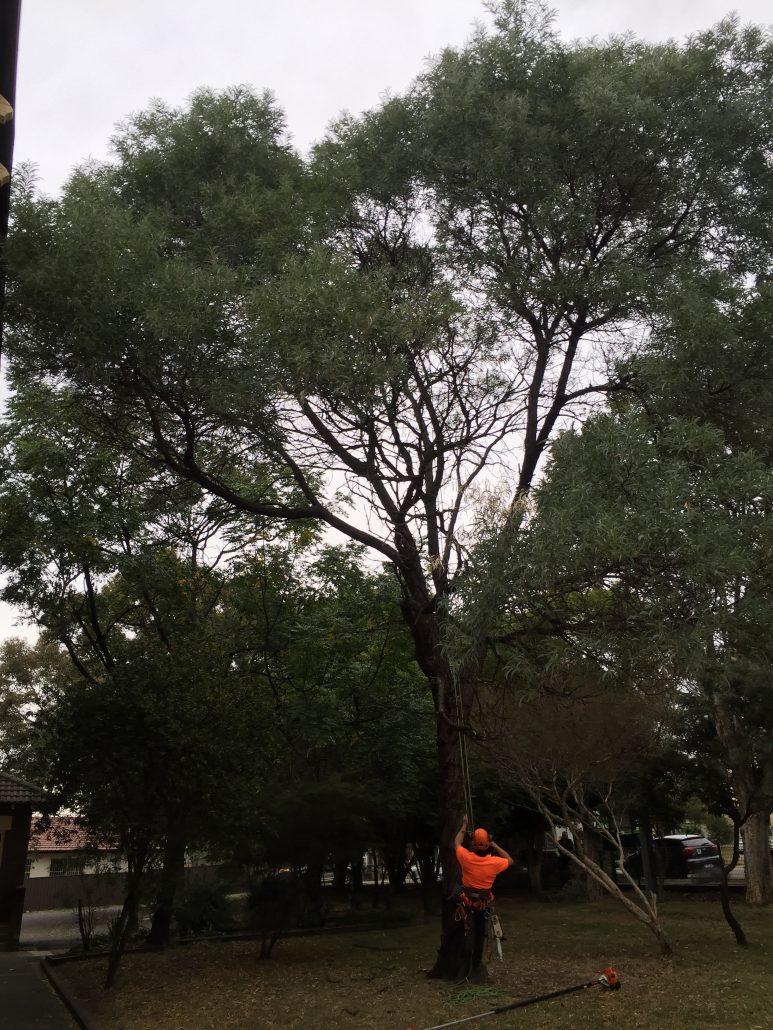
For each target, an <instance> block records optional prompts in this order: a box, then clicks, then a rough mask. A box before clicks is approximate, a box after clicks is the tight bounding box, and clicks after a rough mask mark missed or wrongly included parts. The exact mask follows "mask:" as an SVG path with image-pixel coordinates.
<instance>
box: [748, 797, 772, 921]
mask: <svg viewBox="0 0 773 1030" xmlns="http://www.w3.org/2000/svg"><path fill="white" fill-rule="evenodd" d="M741 833H742V834H743V857H744V867H745V869H746V903H747V904H748V905H769V904H770V902H771V901H773V865H771V861H770V842H769V838H770V816H769V814H768V812H765V811H763V812H753V813H752V814H751V815H750V816H749V817H748V818H747V820H746V822H745V823H744V824H743V826H742V827H741Z"/></svg>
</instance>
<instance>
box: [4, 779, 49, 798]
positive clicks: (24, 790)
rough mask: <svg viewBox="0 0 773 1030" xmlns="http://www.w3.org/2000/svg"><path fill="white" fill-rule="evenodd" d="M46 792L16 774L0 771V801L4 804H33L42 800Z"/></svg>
mask: <svg viewBox="0 0 773 1030" xmlns="http://www.w3.org/2000/svg"><path fill="white" fill-rule="evenodd" d="M45 796H46V792H45V791H44V790H41V789H40V787H36V786H35V785H34V784H32V783H25V782H24V780H20V779H19V778H18V776H11V774H10V773H4V772H0V802H1V803H4V804H24V803H26V804H34V803H36V802H38V801H42V800H43V798H44V797H45Z"/></svg>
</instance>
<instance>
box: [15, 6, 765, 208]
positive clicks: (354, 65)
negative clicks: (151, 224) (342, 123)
mask: <svg viewBox="0 0 773 1030" xmlns="http://www.w3.org/2000/svg"><path fill="white" fill-rule="evenodd" d="M730 2H731V0H558V3H556V4H555V10H556V23H557V26H558V28H559V30H560V32H561V33H562V35H564V36H566V37H568V38H574V37H578V36H582V37H587V36H593V35H595V36H600V37H602V38H603V37H606V36H609V35H610V34H613V33H621V32H626V31H633V32H635V33H636V34H638V35H640V36H643V37H646V38H649V39H666V38H668V37H677V38H680V37H683V36H685V35H686V34H688V33H690V32H694V31H696V30H698V29H701V28H705V27H707V26H709V25H711V24H713V23H714V22H716V21H718V20H719V19H720V18H722V17H723V16H724V15H725V14H727V13H728V11H729V10H731V9H732V8H731V7H730ZM735 10H736V11H737V12H738V14H739V16H740V17H741V19H742V20H743V21H756V22H770V21H773V8H771V4H770V0H739V2H738V3H736V4H735ZM486 19H487V15H486V12H485V9H484V6H483V3H482V2H481V0H215V2H212V0H131V2H128V3H127V2H126V0H22V24H21V39H20V46H19V69H18V82H17V94H16V119H15V120H16V158H15V159H16V160H17V161H19V160H29V161H33V162H34V163H35V164H36V165H37V166H38V171H39V175H40V179H41V183H40V184H41V186H42V188H43V189H44V190H45V191H46V192H50V193H55V192H57V191H58V190H59V189H60V187H61V185H62V183H63V182H64V180H65V179H66V177H67V175H68V173H69V171H70V170H71V169H72V168H73V167H74V166H75V165H76V164H78V163H79V162H81V161H83V160H84V159H86V158H88V157H95V158H103V157H105V156H106V155H107V143H108V140H109V138H110V136H111V134H112V133H113V130H114V127H115V125H116V124H117V123H118V122H120V121H122V120H123V119H124V118H126V116H127V115H129V114H131V113H132V112H135V111H138V110H141V109H142V108H143V107H145V106H146V105H147V103H148V100H149V99H150V98H152V97H161V98H162V99H163V100H165V101H167V102H169V103H172V104H180V103H183V102H184V101H185V99H186V97H188V96H189V95H190V93H191V92H192V91H193V90H195V89H196V88H197V87H199V86H212V87H215V88H220V87H224V86H228V85H233V84H236V83H249V84H251V85H253V86H255V87H257V88H259V89H264V88H267V89H270V90H272V91H273V93H274V94H275V95H276V98H277V100H278V101H279V104H280V105H281V106H282V108H283V109H284V110H285V112H286V114H287V121H288V127H289V129H290V132H291V134H292V136H293V138H294V140H295V142H296V144H297V145H298V146H299V147H301V148H302V149H305V148H307V147H308V146H309V145H310V144H311V143H312V142H313V141H314V140H315V139H318V138H319V137H320V136H321V135H322V134H323V132H324V130H325V127H326V125H327V124H328V122H329V121H330V120H331V119H332V118H334V117H335V116H336V115H338V114H339V113H340V112H341V111H342V110H350V111H353V112H358V111H361V110H363V109H365V108H368V107H371V106H373V105H374V104H376V103H377V102H378V99H379V97H380V96H381V95H382V94H383V93H384V92H385V91H392V92H399V91H400V90H402V89H403V88H404V87H405V86H407V84H408V83H409V82H410V81H411V79H412V78H413V77H414V76H415V75H416V73H417V72H419V71H420V70H421V69H422V67H423V66H424V62H425V60H426V58H427V57H428V56H431V55H433V54H437V53H438V52H439V51H440V50H441V49H442V48H443V47H444V46H447V45H449V44H451V45H458V44H460V43H462V42H464V40H465V39H467V38H468V37H469V35H470V33H471V31H472V27H473V24H474V22H475V21H476V20H484V21H485V20H486Z"/></svg>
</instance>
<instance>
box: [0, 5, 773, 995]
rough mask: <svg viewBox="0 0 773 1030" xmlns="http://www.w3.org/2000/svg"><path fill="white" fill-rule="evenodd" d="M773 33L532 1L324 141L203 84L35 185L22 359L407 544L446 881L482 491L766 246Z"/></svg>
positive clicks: (357, 526)
mask: <svg viewBox="0 0 773 1030" xmlns="http://www.w3.org/2000/svg"><path fill="white" fill-rule="evenodd" d="M772 62H773V52H772V48H771V44H770V41H769V40H768V38H767V37H766V36H765V35H764V33H763V32H762V31H761V30H757V29H754V28H751V29H748V30H741V29H739V28H738V26H737V25H736V24H734V23H732V22H727V23H723V24H722V25H721V26H719V27H718V28H717V29H716V30H714V31H712V32H708V33H706V34H704V35H702V36H698V37H695V38H694V39H691V40H689V41H688V42H687V43H686V44H685V45H683V46H678V45H676V44H673V43H670V44H667V45H663V46H651V45H645V44H643V43H640V42H638V41H636V40H633V39H627V38H626V39H622V40H613V41H611V42H609V43H606V44H599V43H595V42H592V43H587V44H583V43H581V44H573V45H567V44H564V43H562V42H561V41H560V40H559V39H558V38H557V37H556V36H555V34H554V33H553V32H552V31H551V29H550V23H549V19H548V18H546V17H544V16H543V14H542V11H541V9H540V8H539V7H538V6H536V5H529V4H525V3H520V2H507V0H506V2H503V3H502V4H500V5H499V6H498V7H497V8H496V18H495V26H494V29H493V30H492V31H491V32H484V31H480V32H479V33H478V34H477V35H476V36H475V37H474V38H473V39H472V40H471V42H470V43H469V45H468V46H467V47H465V48H464V49H461V50H459V51H452V50H449V51H446V52H444V53H443V55H442V56H441V57H440V59H439V60H438V61H437V62H436V63H435V64H434V66H433V67H432V68H431V69H430V70H429V71H428V72H427V73H426V74H425V75H423V76H421V77H420V78H419V79H417V81H416V82H415V84H414V86H413V87H412V88H411V89H410V90H409V91H408V93H407V94H406V95H405V96H403V97H399V98H396V99H393V100H390V101H387V102H385V103H384V104H383V106H382V107H381V108H379V109H378V110H376V111H374V112H372V113H370V114H368V115H365V116H363V117H362V118H358V119H343V120H342V121H340V122H339V123H338V124H336V125H335V126H334V127H333V128H332V129H331V131H330V133H329V135H328V137H327V139H326V140H325V141H324V143H323V144H322V145H320V146H319V147H318V148H317V150H316V152H315V153H314V154H313V155H312V157H311V159H310V160H309V161H307V162H303V161H301V159H300V158H299V157H298V156H297V155H295V154H294V153H293V152H292V150H291V149H290V147H289V145H288V143H287V142H286V139H285V137H284V135H283V125H282V121H281V117H280V115H279V114H278V112H277V109H276V108H275V106H274V105H273V103H272V102H271V101H270V99H268V98H266V97H260V96H256V95H254V94H252V93H249V92H247V91H245V90H231V91H228V92H226V93H224V94H222V95H214V94H212V93H208V92H203V93H200V94H198V95H197V96H196V97H194V99H193V100H192V102H191V104H190V106H189V107H188V108H187V109H185V110H181V111H174V110H170V109H168V108H166V107H165V106H163V105H156V106H155V107H154V108H153V109H151V110H150V111H148V112H147V113H145V114H143V115H141V116H139V117H137V118H135V119H134V120H132V122H131V123H130V124H128V125H127V126H126V127H125V128H124V130H123V131H122V132H121V134H120V135H119V136H118V137H117V138H116V140H115V152H116V161H115V163H114V164H112V165H110V166H106V167H87V168H85V169H82V170H81V171H80V172H78V173H77V174H75V175H74V176H73V178H72V179H71V181H70V182H69V184H68V186H67V188H66V189H65V191H64V194H63V196H62V198H61V199H60V200H58V201H55V202H53V201H47V200H45V199H41V198H39V197H36V196H35V195H34V193H33V192H32V191H31V190H27V191H26V192H25V191H23V190H22V191H21V192H20V194H19V195H17V199H16V215H15V217H16V222H15V232H14V236H13V239H12V241H11V243H10V245H9V259H10V262H11V290H10V298H9V322H10V324H11V326H12V332H11V335H10V338H9V344H8V350H9V353H10V354H11V355H12V360H13V361H14V363H15V364H16V366H17V368H19V369H20V370H23V371H22V372H20V374H24V375H27V376H36V375H40V374H48V375H53V376H55V377H59V378H61V379H62V380H64V381H66V382H68V383H69V384H71V385H74V386H75V387H76V388H77V389H78V390H79V391H80V392H81V394H82V396H83V398H84V401H85V402H86V403H88V404H89V406H90V407H91V409H92V410H96V411H101V412H102V413H103V416H104V418H105V421H106V422H107V423H108V424H109V425H110V426H111V427H112V428H113V431H114V432H115V433H116V434H117V435H118V436H119V437H122V438H123V439H124V440H125V441H126V442H130V443H131V445H132V446H134V447H135V448H140V449H141V450H143V451H144V452H145V453H146V455H147V456H148V457H149V458H151V459H152V460H156V461H160V462H163V463H165V464H166V465H167V466H168V467H170V468H172V469H173V470H175V471H176V472H177V473H178V474H179V475H181V476H183V477H186V478H188V479H190V480H193V481H194V482H196V483H197V484H199V485H200V486H201V487H203V488H205V489H206V490H208V491H211V492H212V493H214V494H216V495H218V496H219V497H220V498H222V499H224V500H225V501H227V502H229V503H230V504H233V505H234V506H236V507H237V508H239V509H241V510H243V511H245V512H251V513H253V514H254V515H255V516H257V517H267V518H277V519H283V520H304V519H315V520H319V521H321V522H323V523H325V524H326V525H327V526H328V527H331V528H332V529H334V530H338V531H339V532H341V533H343V534H344V535H345V536H347V537H349V538H351V539H354V540H356V541H358V542H359V543H361V544H364V545H365V546H366V547H367V548H369V549H370V551H371V552H372V553H373V554H375V555H376V556H378V557H381V558H382V559H383V560H384V561H386V562H387V563H389V564H390V565H391V566H392V568H393V569H394V570H395V573H396V575H397V577H398V579H399V582H400V587H401V591H402V610H403V615H404V618H405V621H406V624H407V625H408V627H409V629H410V632H411V634H412V636H413V641H414V645H415V650H416V657H417V660H418V662H419V664H420V666H421V668H422V670H423V672H424V674H425V675H426V677H427V683H428V687H429V689H430V691H431V693H432V697H433V699H434V704H435V710H436V716H437V742H438V755H439V761H440V766H441V772H442V781H443V785H444V789H443V799H442V814H441V825H442V833H441V843H442V848H443V856H444V868H445V876H446V881H447V883H448V884H450V883H451V882H452V881H453V879H454V875H455V869H456V866H455V860H454V856H453V849H452V841H453V836H454V834H455V832H456V830H457V828H458V825H459V823H460V820H461V815H462V811H463V809H464V784H463V776H462V767H461V761H460V751H459V746H458V733H459V731H460V728H461V729H462V730H464V729H466V728H467V727H468V725H469V719H470V713H471V710H472V706H473V701H474V697H475V692H476V683H477V679H478V674H479V670H480V667H481V663H482V661H483V652H484V643H483V641H482V640H477V641H475V642H474V643H473V646H472V647H470V648H469V649H468V652H467V654H466V657H465V659H464V661H463V662H462V663H461V664H460V665H459V666H458V667H456V668H452V665H451V663H450V661H449V659H448V657H447V653H446V651H445V649H444V637H445V634H446V631H447V625H448V620H449V618H450V616H451V614H452V610H453V604H454V596H455V593H456V590H457V587H458V584H459V577H460V576H464V575H465V573H466V572H471V571H473V572H474V570H471V569H470V568H469V567H468V566H467V564H466V563H467V561H468V557H467V555H466V550H465V532H466V530H467V529H468V527H469V524H470V516H471V512H472V510H473V509H474V505H475V502H476V500H479V499H480V496H481V493H482V492H483V491H484V488H486V487H491V486H492V485H495V486H496V488H497V489H498V490H500V491H502V490H504V491H505V492H506V493H507V494H508V500H509V501H510V502H511V508H510V510H511V515H510V516H509V518H507V519H506V520H505V527H504V529H505V531H506V532H512V531H517V527H518V522H519V519H520V512H521V510H522V505H520V504H519V503H518V502H519V501H520V500H521V499H522V498H523V497H524V496H525V495H526V494H527V493H528V491H529V490H530V487H531V485H532V483H533V480H534V476H535V474H536V472H537V470H538V466H539V463H540V458H541V456H542V454H543V453H544V450H545V448H546V446H547V444H548V443H549V441H550V440H551V438H552V436H553V434H554V432H555V431H556V429H557V427H559V426H560V425H561V423H562V420H564V419H567V418H577V417H580V416H581V414H582V412H583V410H584V408H585V405H586V404H587V403H588V402H589V400H591V399H592V398H593V397H594V396H597V395H598V394H599V393H603V392H609V391H613V390H616V389H618V388H619V387H620V385H621V383H620V382H619V381H618V379H617V378H616V377H615V376H614V375H613V374H612V373H611V372H610V367H611V361H612V358H613V356H614V354H615V353H616V352H618V351H619V350H620V349H623V350H625V349H626V348H628V347H629V346H631V344H632V343H633V342H635V341H637V340H638V339H639V338H640V337H641V334H642V333H643V332H644V331H646V326H647V325H648V324H649V323H650V322H651V320H652V319H655V318H657V314H658V310H659V307H660V305H661V302H662V300H663V298H664V297H666V296H668V295H670V294H672V293H673V292H674V291H678V290H680V289H682V288H683V286H684V283H685V281H686V280H688V279H691V278H692V277H694V276H696V275H704V274H706V275H708V274H710V273H711V269H712V268H716V267H718V266H720V267H722V268H723V269H725V270H727V271H728V272H729V273H730V274H733V275H736V276H745V275H748V274H754V273H756V272H758V271H759V270H760V268H761V266H762V265H763V264H764V262H765V261H767V256H766V255H767V253H768V248H767V243H768V241H769V237H770V224H771V219H770V215H771V210H770V200H771V197H770V192H769V188H768V187H769V176H770V168H769V162H770V152H771V151H770V141H771V136H772V135H773V133H772V130H771V116H770V111H771V109H772V108H771V104H770V99H771V97H770V93H771V90H772V89H773V87H771V83H772V82H773V76H772V75H771V63H772ZM235 455H237V456H238V459H239V460H238V461H237V462H234V456H235ZM245 467H248V468H251V469H252V474H251V475H250V476H248V477H245V476H244V475H243V474H242V473H241V471H240V470H241V469H244V468H245ZM256 468H259V469H260V470H261V471H260V475H256V474H255V472H254V470H255V469H256ZM449 914H450V910H449V912H447V913H446V917H447V922H446V923H445V924H444V925H445V930H444V935H443V943H442V946H441V952H440V957H439V961H438V964H437V966H436V972H437V973H438V974H440V975H455V973H456V971H457V969H456V967H457V962H458V959H459V956H458V954H457V951H456V946H455V944H454V943H453V938H454V935H453V933H452V932H451V931H452V929H453V926H454V924H453V923H452V922H451V921H450V920H449V919H448V916H449Z"/></svg>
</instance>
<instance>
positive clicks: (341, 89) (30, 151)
mask: <svg viewBox="0 0 773 1030" xmlns="http://www.w3.org/2000/svg"><path fill="white" fill-rule="evenodd" d="M554 6H555V9H556V14H557V18H556V24H557V27H558V29H559V30H560V32H561V34H562V35H563V36H565V37H567V38H574V37H578V36H581V37H587V36H599V37H602V38H603V37H606V36H609V35H611V34H616V33H622V32H626V31H633V32H634V33H636V34H637V35H639V36H643V37H645V38H648V39H666V38H668V37H677V38H679V37H683V36H685V35H687V34H688V33H691V32H695V31H697V30H699V29H702V28H706V27H708V26H709V25H712V24H713V23H715V22H717V21H719V19H720V18H722V17H723V16H724V15H725V14H727V13H728V11H729V10H731V9H732V8H731V7H730V3H728V2H726V0H558V2H557V3H556V4H555V5H554ZM735 10H736V11H737V12H738V14H739V16H740V18H741V20H742V21H745V22H746V21H756V22H769V21H771V20H773V12H771V7H770V0H739V2H737V3H736V4H735ZM486 19H487V15H486V12H485V9H484V7H483V4H482V2H481V0H284V3H282V2H277V0H271V2H269V0H217V2H214V3H213V2H212V0H132V2H130V3H126V2H124V0H23V3H22V25H21V39H20V45H19V67H18V82H17V94H16V116H15V122H16V153H15V160H16V161H23V160H26V161H32V162H34V163H35V164H36V165H37V167H38V173H39V177H40V185H41V187H42V188H43V189H44V190H45V191H46V192H49V193H56V192H58V190H59V189H60V188H61V186H62V184H63V182H64V181H65V179H66V177H67V175H68V173H69V172H70V171H71V170H72V168H73V167H74V166H75V165H77V164H78V163H80V162H81V161H83V160H85V159H87V158H89V157H94V158H98V159H100V158H104V157H105V156H107V142H108V139H109V137H110V136H111V134H112V133H113V131H114V128H115V126H116V124H117V123H119V122H120V121H122V120H123V119H124V118H126V116H127V115H129V114H130V113H132V112H134V111H138V110H141V109H142V108H143V107H145V106H146V104H147V102H148V100H149V99H150V98H151V97H161V98H162V99H164V100H166V101H168V102H169V103H172V104H180V103H182V102H184V100H185V99H186V97H187V96H189V95H190V93H191V92H192V91H193V90H195V89H196V88H197V87H200V86H211V87H214V88H222V87H224V86H228V85H233V84H235V83H249V84H251V85H253V86H255V87H257V88H259V89H264V88H267V89H270V90H272V91H273V92H274V94H275V95H276V97H277V100H278V101H279V103H280V105H281V106H282V107H283V109H284V110H285V112H286V114H287V122H288V128H289V130H290V133H291V134H292V136H293V138H294V140H295V142H296V144H297V145H298V146H299V147H301V148H302V149H305V148H307V147H308V146H309V145H310V144H311V143H312V142H313V141H314V140H315V139H318V138H319V137H320V136H321V135H322V134H323V133H324V131H325V127H326V125H327V124H328V123H329V122H330V120H331V119H333V118H334V117H335V116H336V115H338V114H339V113H340V112H341V111H342V110H345V109H346V110H351V111H354V112H357V111H361V110H363V109H365V108H368V107H371V106H373V105H374V104H376V103H377V102H378V100H379V97H380V96H381V95H382V94H383V93H384V92H386V91H391V92H399V91H400V90H402V89H404V88H405V87H406V86H407V85H408V83H409V82H410V81H411V79H412V78H413V77H414V76H415V75H416V74H417V73H418V72H419V71H421V69H422V68H423V67H424V63H425V60H426V58H427V57H428V56H431V55H433V54H437V53H438V52H439V51H440V50H441V49H442V48H443V47H444V46H447V45H449V44H450V45H458V44H460V43H463V42H464V40H465V39H467V38H468V37H469V35H470V34H471V32H472V28H473V24H474V22H475V21H476V20H484V21H485V20H486ZM14 623H15V618H14V615H13V613H12V612H10V611H9V610H8V608H7V606H4V605H1V604H0V638H2V637H4V636H8V635H10V634H13V633H18V632H19V631H20V629H19V627H17V626H14Z"/></svg>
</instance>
